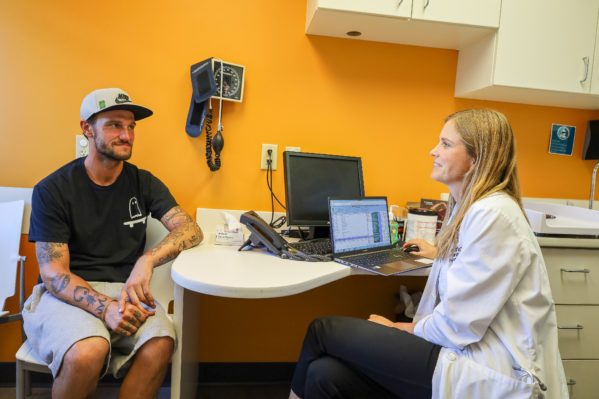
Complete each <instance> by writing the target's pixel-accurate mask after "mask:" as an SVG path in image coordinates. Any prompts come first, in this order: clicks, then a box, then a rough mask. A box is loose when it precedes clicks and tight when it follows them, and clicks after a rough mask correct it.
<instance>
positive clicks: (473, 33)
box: [306, 0, 501, 49]
mask: <svg viewBox="0 0 599 399" xmlns="http://www.w3.org/2000/svg"><path fill="white" fill-rule="evenodd" d="M500 3H501V0H308V7H307V14H306V33H308V34H313V35H323V36H335V37H343V38H349V37H353V38H355V39H359V40H372V41H380V42H388V43H401V44H411V45H416V46H426V47H437V48H449V49H460V48H462V47H464V46H466V45H468V44H469V43H471V42H473V41H475V40H478V39H480V38H482V37H485V36H489V35H492V34H493V32H495V30H496V29H497V27H498V25H499V12H500ZM348 32H352V33H353V34H355V32H359V36H351V34H348Z"/></svg>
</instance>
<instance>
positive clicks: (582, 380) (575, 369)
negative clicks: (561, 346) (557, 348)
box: [563, 360, 599, 399]
mask: <svg viewBox="0 0 599 399" xmlns="http://www.w3.org/2000/svg"><path fill="white" fill-rule="evenodd" d="M563 362H564V370H565V371H566V381H568V392H570V399H596V398H597V397H599V378H597V370H599V360H564V361H563Z"/></svg>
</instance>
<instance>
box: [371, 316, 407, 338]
mask: <svg viewBox="0 0 599 399" xmlns="http://www.w3.org/2000/svg"><path fill="white" fill-rule="evenodd" d="M368 321H371V322H373V323H377V324H382V325H383V326H387V327H392V328H397V329H398V330H402V331H405V332H409V333H410V334H412V333H414V323H399V322H397V323H394V322H392V321H391V320H389V319H387V318H385V317H383V316H379V315H377V314H371V315H370V317H369V318H368Z"/></svg>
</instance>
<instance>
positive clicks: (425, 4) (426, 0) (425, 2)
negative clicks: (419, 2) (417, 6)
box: [422, 0, 430, 10]
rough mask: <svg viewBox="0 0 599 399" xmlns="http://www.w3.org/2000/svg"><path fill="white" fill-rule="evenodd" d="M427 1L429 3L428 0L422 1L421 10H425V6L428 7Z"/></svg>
mask: <svg viewBox="0 0 599 399" xmlns="http://www.w3.org/2000/svg"><path fill="white" fill-rule="evenodd" d="M428 3H430V0H425V1H424V7H423V8H422V10H426V8H427V7H428Z"/></svg>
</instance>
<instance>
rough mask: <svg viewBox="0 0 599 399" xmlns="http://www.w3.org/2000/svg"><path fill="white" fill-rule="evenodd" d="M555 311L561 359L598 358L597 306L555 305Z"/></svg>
mask: <svg viewBox="0 0 599 399" xmlns="http://www.w3.org/2000/svg"><path fill="white" fill-rule="evenodd" d="M555 312H556V315H557V328H558V330H557V335H558V339H559V351H560V354H561V355H562V359H599V339H597V338H598V337H599V306H579V305H556V306H555ZM597 397H598V398H599V392H598V394H597Z"/></svg>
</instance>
